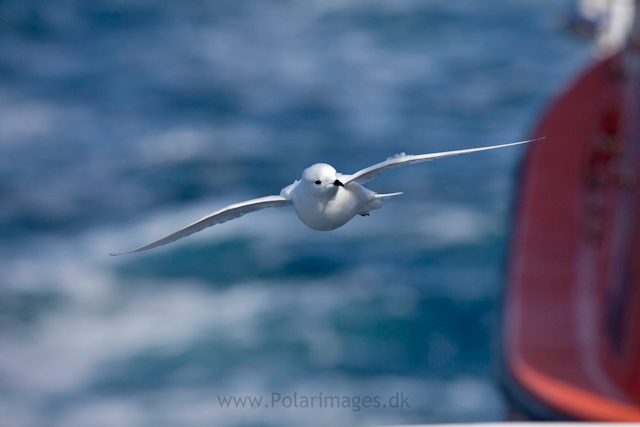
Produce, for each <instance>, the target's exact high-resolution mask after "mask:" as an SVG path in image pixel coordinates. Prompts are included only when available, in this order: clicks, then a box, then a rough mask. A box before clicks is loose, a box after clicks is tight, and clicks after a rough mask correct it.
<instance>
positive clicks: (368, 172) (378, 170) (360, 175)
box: [341, 138, 544, 185]
mask: <svg viewBox="0 0 640 427" xmlns="http://www.w3.org/2000/svg"><path fill="white" fill-rule="evenodd" d="M538 139H544V138H538ZM538 139H531V140H528V141H520V142H512V143H510V144H502V145H493V146H491V147H480V148H468V149H466V150H455V151H445V152H442V153H431V154H418V155H406V154H404V153H403V154H396V155H395V156H394V157H391V158H388V159H387V160H385V161H384V162H380V163H377V164H375V165H373V166H369V167H368V168H365V169H362V170H360V171H358V172H356V173H354V174H353V175H344V177H345V178H341V181H342V183H343V184H344V185H347V184H348V183H350V182H357V183H358V184H364V183H366V182H369V181H371V180H372V179H375V178H377V177H379V176H380V175H382V174H383V173H385V172H386V171H388V170H391V169H395V168H399V167H400V166H406V165H411V164H413V163H421V162H427V161H429V160H434V159H439V158H441V157H448V156H456V155H458V154H466V153H474V152H476V151H485V150H493V149H494V148H502V147H510V146H512V145H518V144H526V143H527V142H533V141H537V140H538Z"/></svg>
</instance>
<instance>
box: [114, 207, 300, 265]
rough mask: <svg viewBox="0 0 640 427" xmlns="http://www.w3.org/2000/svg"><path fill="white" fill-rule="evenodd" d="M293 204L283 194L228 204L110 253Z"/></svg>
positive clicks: (160, 243)
mask: <svg viewBox="0 0 640 427" xmlns="http://www.w3.org/2000/svg"><path fill="white" fill-rule="evenodd" d="M290 204H291V200H290V199H287V198H285V197H282V196H266V197H260V198H259V199H252V200H247V201H246V202H242V203H236V204H234V205H230V206H227V207H226V208H224V209H220V210H219V211H217V212H214V213H212V214H211V215H208V216H205V217H204V218H202V219H201V220H199V221H196V222H194V223H193V224H191V225H187V226H186V227H185V228H183V229H181V230H178V231H176V232H175V233H173V234H169V235H168V236H167V237H163V238H162V239H160V240H156V241H155V242H153V243H149V244H148V245H146V246H142V247H140V248H138V249H134V250H132V251H129V252H123V253H120V254H109V255H111V256H117V255H124V254H130V253H132V252H142V251H146V250H149V249H153V248H157V247H158V246H163V245H166V244H167V243H171V242H175V241H176V240H178V239H182V238H183V237H187V236H189V235H191V234H193V233H197V232H198V231H200V230H204V229H205V228H207V227H211V226H212V225H216V224H222V223H223V222H227V221H230V220H232V219H236V218H239V217H241V216H242V215H246V214H248V213H250V212H255V211H259V210H261V209H265V208H279V207H281V206H287V205H290Z"/></svg>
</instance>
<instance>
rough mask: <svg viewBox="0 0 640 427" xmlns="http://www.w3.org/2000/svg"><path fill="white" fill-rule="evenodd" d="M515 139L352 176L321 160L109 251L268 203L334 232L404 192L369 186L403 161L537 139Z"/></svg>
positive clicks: (390, 163)
mask: <svg viewBox="0 0 640 427" xmlns="http://www.w3.org/2000/svg"><path fill="white" fill-rule="evenodd" d="M539 139H543V138H538V139H532V140H528V141H520V142H513V143H511V144H502V145H493V146H491V147H480V148H469V149H466V150H455V151H446V152H442V153H431V154H418V155H406V154H404V153H402V154H396V155H395V156H394V157H390V158H388V159H387V160H385V161H384V162H380V163H377V164H375V165H373V166H369V167H368V168H365V169H362V170H360V171H358V172H356V173H354V174H353V175H343V174H341V173H338V172H336V170H335V169H334V168H333V166H331V165H328V164H326V163H317V164H315V165H313V166H311V167H308V168H307V169H305V170H304V172H303V173H302V178H301V179H300V180H296V181H295V182H294V183H293V184H291V185H288V186H287V187H285V188H283V189H282V191H280V195H279V196H266V197H260V198H258V199H252V200H247V201H246V202H241V203H236V204H233V205H230V206H227V207H226V208H223V209H220V210H219V211H217V212H214V213H212V214H211V215H208V216H205V217H204V218H202V219H200V220H198V221H196V222H194V223H193V224H190V225H187V226H186V227H184V228H183V229H181V230H178V231H176V232H175V233H172V234H170V235H168V236H166V237H163V238H162V239H160V240H156V241H155V242H152V243H149V244H148V245H145V246H142V247H139V248H137V249H134V250H132V251H129V252H123V253H118V254H109V255H111V256H117V255H124V254H130V253H133V252H142V251H146V250H149V249H153V248H157V247H158V246H163V245H166V244H168V243H171V242H175V241H176V240H178V239H182V238H183V237H187V236H189V235H191V234H193V233H196V232H198V231H200V230H204V229H205V228H207V227H211V226H213V225H216V224H222V223H223V222H227V221H230V220H232V219H236V218H239V217H241V216H243V215H246V214H248V213H250V212H255V211H259V210H261V209H265V208H279V207H283V206H289V205H293V208H294V209H295V211H296V214H297V215H298V218H300V221H302V222H303V223H304V224H305V225H306V226H307V227H309V228H312V229H314V230H318V231H330V230H335V229H336V228H339V227H342V226H343V225H345V224H346V223H347V222H349V221H350V220H351V219H352V218H353V217H355V216H356V215H362V216H367V215H369V212H370V211H372V210H374V209H378V208H380V207H381V206H382V201H383V200H385V199H388V198H389V197H393V196H397V195H399V194H402V193H389V194H377V193H375V192H373V191H371V190H369V189H367V188H365V187H363V186H362V184H365V183H367V182H369V181H371V180H372V179H375V178H377V177H379V176H380V175H382V174H383V173H385V172H387V171H388V170H391V169H395V168H398V167H400V166H406V165H411V164H414V163H421V162H427V161H429V160H434V159H439V158H442V157H448V156H456V155H458V154H467V153H474V152H476V151H485V150H493V149H495V148H503V147H510V146H512V145H518V144H526V143H528V142H533V141H537V140H539Z"/></svg>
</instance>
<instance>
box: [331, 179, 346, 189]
mask: <svg viewBox="0 0 640 427" xmlns="http://www.w3.org/2000/svg"><path fill="white" fill-rule="evenodd" d="M333 185H335V186H340V187H344V184H343V183H341V182H340V180H338V179H336V180H335V181H333Z"/></svg>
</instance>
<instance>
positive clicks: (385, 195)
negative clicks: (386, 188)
mask: <svg viewBox="0 0 640 427" xmlns="http://www.w3.org/2000/svg"><path fill="white" fill-rule="evenodd" d="M400 194H403V193H402V192H399V193H388V194H376V196H375V200H385V199H388V198H389V197H393V196H399V195H400Z"/></svg>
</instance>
